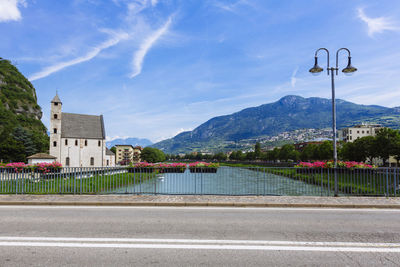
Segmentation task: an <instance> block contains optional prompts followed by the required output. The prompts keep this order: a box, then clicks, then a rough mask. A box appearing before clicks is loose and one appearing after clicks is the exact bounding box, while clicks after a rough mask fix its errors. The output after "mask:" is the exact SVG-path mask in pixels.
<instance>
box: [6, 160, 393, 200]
mask: <svg viewBox="0 0 400 267" xmlns="http://www.w3.org/2000/svg"><path fill="white" fill-rule="evenodd" d="M335 176H336V179H335ZM399 176H400V169H398V168H378V169H354V170H349V169H336V170H334V169H300V168H282V167H271V168H265V167H251V168H250V167H248V168H247V167H220V168H218V169H210V168H197V169H191V170H189V169H186V170H184V172H183V170H182V169H179V168H169V169H168V168H161V169H157V168H126V167H104V168H72V167H65V168H62V169H58V170H57V169H55V170H50V171H49V172H46V173H43V172H39V171H38V170H36V171H35V170H32V169H14V168H1V169H0V193H1V194H190V195H211V194H212V195H310V196H334V195H339V196H398V195H399V193H400V185H399V184H400V177H399ZM335 180H336V182H335ZM335 189H336V190H335Z"/></svg>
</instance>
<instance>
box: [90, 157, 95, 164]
mask: <svg viewBox="0 0 400 267" xmlns="http://www.w3.org/2000/svg"><path fill="white" fill-rule="evenodd" d="M90 166H94V158H93V157H91V158H90Z"/></svg>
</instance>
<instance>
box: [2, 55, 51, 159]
mask: <svg viewBox="0 0 400 267" xmlns="http://www.w3.org/2000/svg"><path fill="white" fill-rule="evenodd" d="M41 117H42V111H41V108H40V106H39V105H38V104H37V98H36V91H35V88H34V87H33V85H32V84H31V83H30V82H29V81H28V80H27V79H26V78H25V77H24V76H23V75H22V74H21V73H20V72H19V71H18V69H17V68H16V67H15V66H14V65H12V64H11V62H10V61H8V60H5V59H2V58H0V161H1V160H3V161H25V160H26V157H27V156H29V155H31V154H34V153H37V152H46V151H47V150H48V142H49V141H48V136H47V134H46V127H45V126H44V125H43V123H42V122H41V121H40V119H41Z"/></svg>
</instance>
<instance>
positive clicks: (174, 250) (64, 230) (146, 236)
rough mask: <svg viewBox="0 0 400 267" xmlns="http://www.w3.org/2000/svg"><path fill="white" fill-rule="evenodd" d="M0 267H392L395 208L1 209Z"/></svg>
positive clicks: (398, 240) (398, 260)
mask: <svg viewBox="0 0 400 267" xmlns="http://www.w3.org/2000/svg"><path fill="white" fill-rule="evenodd" d="M0 218H1V220H0V222H1V224H0V266H276V265H281V266H400V210H366V209H362V210H360V209H358V210H356V209H353V210H351V209H346V210H344V209H279V208H194V207H192V208H190V207H182V208H172V207H164V208H163V207H46V206H44V207H39V206H38V207H34V206H33V207H28V206H24V207H23V206H21V207H17V206H0Z"/></svg>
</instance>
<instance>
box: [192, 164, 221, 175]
mask: <svg viewBox="0 0 400 267" xmlns="http://www.w3.org/2000/svg"><path fill="white" fill-rule="evenodd" d="M218 168H219V164H218V163H207V162H201V161H200V162H199V161H198V162H194V163H190V164H189V170H190V172H191V173H216V172H217V170H218Z"/></svg>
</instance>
